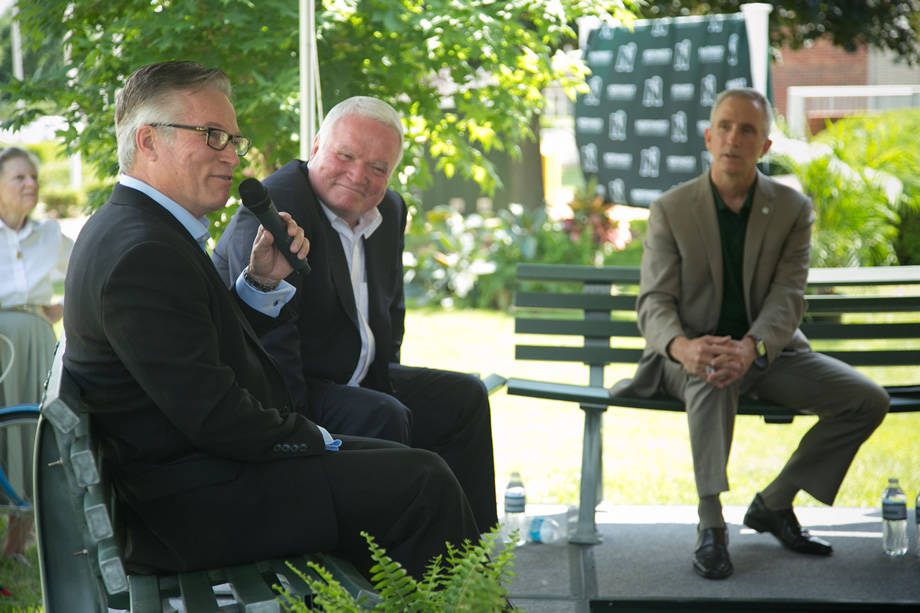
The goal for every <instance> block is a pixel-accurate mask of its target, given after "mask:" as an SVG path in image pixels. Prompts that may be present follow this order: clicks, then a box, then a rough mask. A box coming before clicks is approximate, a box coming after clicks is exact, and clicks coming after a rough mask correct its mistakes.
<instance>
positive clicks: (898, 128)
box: [792, 109, 920, 266]
mask: <svg viewBox="0 0 920 613" xmlns="http://www.w3.org/2000/svg"><path fill="white" fill-rule="evenodd" d="M918 130H920V110H917V109H902V110H896V111H890V112H887V113H883V114H880V115H873V116H867V117H850V118H845V119H841V120H839V121H837V122H836V123H833V124H831V123H828V124H827V127H826V129H825V130H823V131H822V132H820V133H818V134H817V135H816V136H815V137H814V139H813V143H814V144H816V145H819V146H823V147H825V148H826V149H825V151H826V152H825V153H823V154H821V155H817V156H814V157H813V158H812V159H810V160H808V161H805V162H799V163H794V164H792V166H793V167H794V169H795V173H796V175H797V176H798V178H799V180H800V181H801V182H802V186H803V188H804V190H805V192H806V193H807V194H809V195H810V196H811V197H812V198H813V200H814V203H815V217H816V219H815V228H814V233H813V235H812V262H811V264H812V266H877V265H892V264H899V263H900V264H908V263H914V262H917V261H920V245H918V243H917V241H916V238H915V234H914V232H913V228H915V227H916V218H917V216H918V211H920V147H918V145H917V141H916V138H915V137H914V134H916V133H917V131H918Z"/></svg>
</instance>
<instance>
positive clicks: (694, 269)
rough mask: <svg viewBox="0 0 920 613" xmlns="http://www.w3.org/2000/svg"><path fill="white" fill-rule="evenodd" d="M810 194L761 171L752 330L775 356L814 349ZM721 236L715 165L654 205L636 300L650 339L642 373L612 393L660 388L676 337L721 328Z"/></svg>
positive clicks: (748, 282) (752, 227)
mask: <svg viewBox="0 0 920 613" xmlns="http://www.w3.org/2000/svg"><path fill="white" fill-rule="evenodd" d="M813 220H814V213H813V211H812V205H811V200H809V199H808V198H807V197H806V196H804V195H802V194H801V193H799V192H797V191H795V190H794V189H792V188H790V187H788V186H785V185H782V184H780V183H778V182H776V181H774V180H773V179H771V178H769V177H767V176H765V175H763V174H760V173H758V178H757V187H756V188H755V191H754V200H753V202H752V207H751V213H750V218H749V220H748V228H747V235H746V237H745V241H744V265H743V270H742V277H743V279H742V284H743V286H744V287H743V291H744V300H745V306H746V308H747V313H748V318H749V321H750V333H751V334H753V335H755V336H759V337H761V338H763V339H764V343H765V344H766V348H767V358H768V360H769V361H772V360H774V359H776V357H777V356H779V354H780V352H781V351H810V350H811V347H810V345H809V343H808V339H806V338H805V335H804V334H802V332H801V331H800V330H799V329H798V326H799V322H800V321H801V320H802V316H803V315H804V313H805V284H806V281H807V279H808V261H809V253H810V238H811V225H812V222H813ZM722 270H723V269H722V241H721V238H720V236H719V222H718V220H717V218H716V210H715V200H714V198H713V195H712V188H711V185H710V182H709V174H708V173H706V174H703V175H701V176H700V177H698V178H697V179H694V180H692V181H688V182H687V183H684V184H682V185H680V186H678V187H676V188H674V189H672V190H670V191H668V192H667V193H665V194H664V195H663V196H662V197H661V198H660V199H659V200H658V201H656V202H653V203H652V205H651V207H650V208H649V223H648V236H647V237H646V239H645V243H644V251H643V255H642V271H641V281H640V287H639V297H638V300H637V313H638V324H639V329H640V330H641V332H642V335H643V336H644V337H645V339H646V347H645V351H644V353H643V355H642V358H641V360H640V361H639V367H638V369H637V371H636V375H635V377H634V378H633V379H632V380H631V381H621V382H619V383H618V384H617V385H616V386H614V390H613V393H614V394H616V393H623V392H627V391H628V392H630V393H637V394H639V395H641V396H649V395H651V394H654V393H655V392H657V391H658V384H659V382H660V381H661V377H662V374H663V369H664V368H665V366H666V365H670V366H673V367H675V368H680V367H681V366H680V364H678V363H676V362H674V361H673V360H671V359H670V357H669V356H668V353H667V347H668V344H669V343H670V342H671V341H672V340H673V339H674V338H675V337H677V336H679V335H684V336H686V337H687V338H690V339H693V338H697V337H699V336H702V335H704V334H712V333H713V332H714V331H715V329H716V325H717V324H718V321H719V313H720V311H721V308H722V276H723V275H722Z"/></svg>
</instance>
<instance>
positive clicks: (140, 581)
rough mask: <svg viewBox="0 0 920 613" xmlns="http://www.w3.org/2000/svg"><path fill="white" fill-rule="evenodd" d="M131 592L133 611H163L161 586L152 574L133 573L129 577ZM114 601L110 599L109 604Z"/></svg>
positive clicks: (140, 612) (135, 612) (143, 612)
mask: <svg viewBox="0 0 920 613" xmlns="http://www.w3.org/2000/svg"><path fill="white" fill-rule="evenodd" d="M128 585H129V586H130V592H131V613H163V601H162V599H161V598H160V586H159V583H158V582H157V578H156V577H155V576H152V575H131V576H130V577H128ZM112 604H113V603H112V602H111V601H110V602H109V605H112Z"/></svg>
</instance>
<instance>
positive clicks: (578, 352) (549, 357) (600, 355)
mask: <svg viewBox="0 0 920 613" xmlns="http://www.w3.org/2000/svg"><path fill="white" fill-rule="evenodd" d="M640 357H642V349H613V348H611V347H544V346H541V345H516V346H515V348H514V358H515V359H516V360H541V361H546V362H582V363H586V364H611V363H612V364H635V363H637V362H638V361H639V358H640Z"/></svg>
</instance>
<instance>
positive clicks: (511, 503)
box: [505, 495, 527, 513]
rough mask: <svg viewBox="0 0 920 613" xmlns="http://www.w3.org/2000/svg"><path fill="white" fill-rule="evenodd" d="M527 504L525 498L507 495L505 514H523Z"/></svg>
mask: <svg viewBox="0 0 920 613" xmlns="http://www.w3.org/2000/svg"><path fill="white" fill-rule="evenodd" d="M526 504H527V498H525V497H524V496H510V495H505V513H523V512H524V507H525V506H526Z"/></svg>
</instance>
